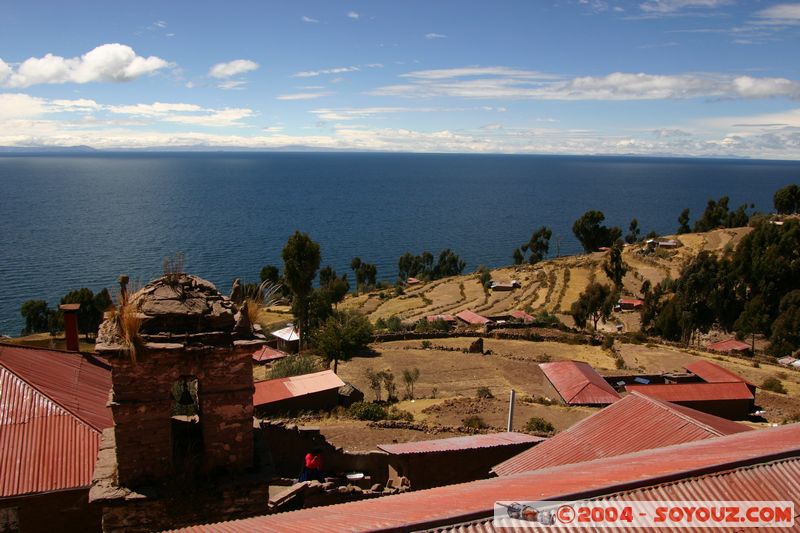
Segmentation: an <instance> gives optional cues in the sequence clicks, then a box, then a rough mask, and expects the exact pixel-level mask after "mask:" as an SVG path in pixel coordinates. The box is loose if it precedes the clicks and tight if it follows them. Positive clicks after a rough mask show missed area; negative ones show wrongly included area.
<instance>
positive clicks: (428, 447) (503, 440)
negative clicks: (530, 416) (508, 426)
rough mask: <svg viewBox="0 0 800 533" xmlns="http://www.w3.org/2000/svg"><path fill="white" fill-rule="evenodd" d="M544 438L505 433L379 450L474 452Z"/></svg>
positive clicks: (539, 440)
mask: <svg viewBox="0 0 800 533" xmlns="http://www.w3.org/2000/svg"><path fill="white" fill-rule="evenodd" d="M543 440H547V439H544V438H542V437H534V436H533V435H527V434H525V433H516V432H513V431H511V432H509V431H506V432H503V433H488V434H486V435H468V436H465V437H451V438H449V439H435V440H423V441H418V442H404V443H401V444H378V449H380V450H383V451H385V452H387V453H391V454H394V455H405V454H415V453H437V452H451V451H456V450H474V449H477V448H495V447H498V446H508V445H510V444H528V443H530V444H536V443H538V442H542V441H543Z"/></svg>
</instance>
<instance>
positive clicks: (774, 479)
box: [432, 459, 800, 533]
mask: <svg viewBox="0 0 800 533" xmlns="http://www.w3.org/2000/svg"><path fill="white" fill-rule="evenodd" d="M798 479H800V459H782V460H778V461H770V462H766V463H763V464H758V465H754V466H744V467H740V468H734V469H732V470H729V471H727V472H720V473H713V474H708V475H704V476H697V477H690V478H687V479H682V480H680V481H675V482H672V483H663V484H660V485H655V486H652V487H643V488H641V489H636V490H631V491H625V492H619V493H614V494H608V495H604V496H601V497H597V498H588V499H590V500H594V501H601V502H602V501H670V500H673V501H674V500H677V501H693V500H694V501H697V500H701V501H702V500H706V501H707V500H715V499H725V500H734V501H736V500H739V501H753V500H756V501H765V500H766V501H769V500H773V501H790V502H792V503H794V506H795V509H798V507H800V483H798ZM795 512H796V511H795ZM798 529H800V521H799V520H798V518H797V517H795V526H794V529H793V530H798ZM686 530H687V529H686V528H669V527H659V528H658V531H686ZM432 531H436V532H445V531H448V532H449V531H452V532H463V533H472V532H495V531H496V532H499V533H507V532H508V531H510V530H509V529H508V528H494V526H493V525H492V519H491V518H485V519H481V520H475V521H472V522H464V523H461V524H455V525H452V526H445V527H441V528H435V529H433V530H432ZM513 531H537V532H538V531H543V532H544V531H555V532H557V531H565V532H574V531H594V529H591V528H586V529H584V528H579V527H576V526H574V525H573V526H572V527H555V526H539V525H538V524H531V527H524V528H514V530H513ZM623 531H625V530H623ZM696 531H712V530H710V529H707V528H706V529H702V528H701V529H696ZM740 531H747V530H746V529H743V530H740ZM758 531H787V529H779V530H776V529H759V530H758Z"/></svg>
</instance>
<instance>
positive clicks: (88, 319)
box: [59, 287, 111, 339]
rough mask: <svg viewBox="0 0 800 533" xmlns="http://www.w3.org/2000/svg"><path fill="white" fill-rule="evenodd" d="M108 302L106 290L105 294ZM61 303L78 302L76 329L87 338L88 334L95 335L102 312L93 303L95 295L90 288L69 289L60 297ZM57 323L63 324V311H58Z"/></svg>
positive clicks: (101, 318)
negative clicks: (69, 290)
mask: <svg viewBox="0 0 800 533" xmlns="http://www.w3.org/2000/svg"><path fill="white" fill-rule="evenodd" d="M105 296H106V297H108V300H109V302H110V300H111V298H110V297H109V296H108V291H106V294H105ZM61 303H62V304H80V308H79V309H78V331H79V332H81V333H83V335H84V336H85V337H86V338H87V339H88V338H89V335H95V334H96V333H97V328H99V327H100V322H102V320H103V313H102V311H100V310H99V309H98V308H97V306H96V304H95V296H94V293H93V292H92V290H91V289H87V288H86V287H83V288H81V289H78V290H75V291H71V292H69V293H68V294H66V295H65V296H64V297H63V298H61ZM59 324H60V325H63V313H59Z"/></svg>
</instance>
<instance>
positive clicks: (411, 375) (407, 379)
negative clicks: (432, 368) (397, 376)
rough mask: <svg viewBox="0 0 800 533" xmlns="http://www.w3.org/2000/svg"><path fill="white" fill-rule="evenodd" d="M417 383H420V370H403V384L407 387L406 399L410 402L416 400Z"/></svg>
mask: <svg viewBox="0 0 800 533" xmlns="http://www.w3.org/2000/svg"><path fill="white" fill-rule="evenodd" d="M417 381H419V368H416V367H415V368H412V369H408V368H406V369H404V370H403V383H405V385H406V398H407V399H409V400H413V399H414V385H415V384H416V383H417Z"/></svg>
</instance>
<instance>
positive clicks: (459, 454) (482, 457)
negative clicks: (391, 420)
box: [378, 432, 546, 490]
mask: <svg viewBox="0 0 800 533" xmlns="http://www.w3.org/2000/svg"><path fill="white" fill-rule="evenodd" d="M544 440H546V439H544V438H542V437H535V436H533V435H528V434H526V433H515V432H503V433H488V434H485V435H468V436H465V437H451V438H447V439H436V440H424V441H417V442H404V443H400V444H379V445H378V449H379V450H381V451H384V452H386V453H387V454H389V460H388V462H389V479H391V480H393V481H394V484H395V486H400V483H401V481H400V480H401V479H402V478H403V477H405V478H407V479H408V480H409V481H410V482H411V489H412V490H419V489H427V488H431V487H438V486H441V485H452V484H453V483H465V482H467V481H474V480H476V479H485V478H487V477H489V470H490V469H491V468H492V465H494V464H497V463H498V462H500V461H504V460H506V459H508V458H510V457H513V456H515V455H517V454H519V453H520V452H523V451H525V450H527V449H528V448H530V447H531V446H535V445H537V444H539V443H541V442H542V441H544Z"/></svg>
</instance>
